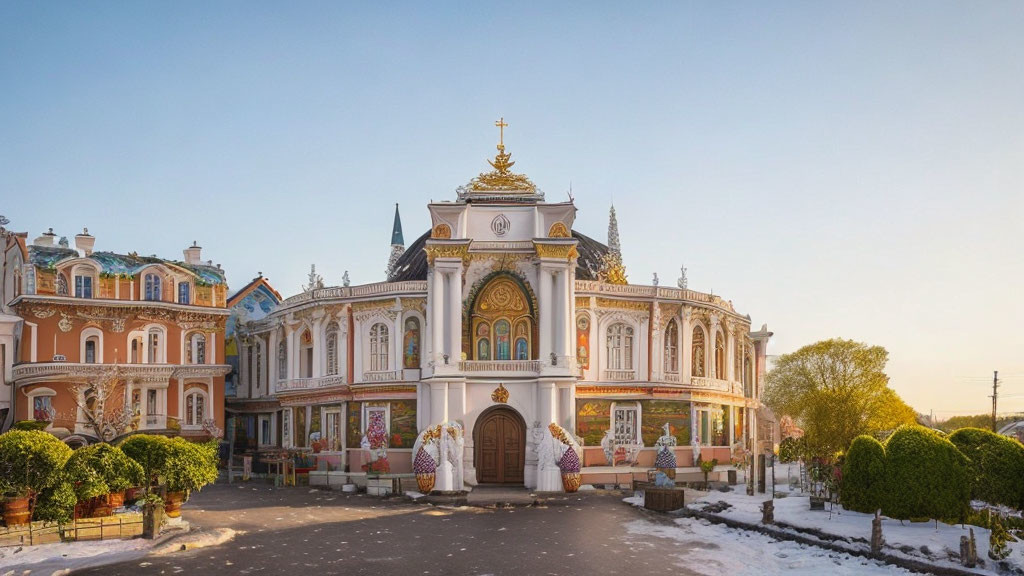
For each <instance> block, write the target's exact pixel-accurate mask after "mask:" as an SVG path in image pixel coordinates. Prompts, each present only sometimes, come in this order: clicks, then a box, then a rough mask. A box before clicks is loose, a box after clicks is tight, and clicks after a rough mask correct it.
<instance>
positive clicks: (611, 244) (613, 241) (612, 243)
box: [608, 204, 622, 255]
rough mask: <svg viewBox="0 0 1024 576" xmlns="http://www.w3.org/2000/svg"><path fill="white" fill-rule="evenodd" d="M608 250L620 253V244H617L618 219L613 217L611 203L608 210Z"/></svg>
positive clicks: (613, 205)
mask: <svg viewBox="0 0 1024 576" xmlns="http://www.w3.org/2000/svg"><path fill="white" fill-rule="evenodd" d="M608 251H609V252H614V253H615V254H619V255H621V254H622V246H620V245H619V221H618V220H616V219H615V204H612V207H611V210H609V211H608Z"/></svg>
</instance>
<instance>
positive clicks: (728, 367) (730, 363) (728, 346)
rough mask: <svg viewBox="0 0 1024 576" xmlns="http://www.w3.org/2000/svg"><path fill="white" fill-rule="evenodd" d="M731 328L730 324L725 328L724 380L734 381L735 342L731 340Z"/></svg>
mask: <svg viewBox="0 0 1024 576" xmlns="http://www.w3.org/2000/svg"><path fill="white" fill-rule="evenodd" d="M733 338H735V336H733V326H732V324H731V323H730V324H726V326H725V379H726V380H730V381H732V380H735V379H736V370H735V368H736V350H735V348H736V341H735V340H733Z"/></svg>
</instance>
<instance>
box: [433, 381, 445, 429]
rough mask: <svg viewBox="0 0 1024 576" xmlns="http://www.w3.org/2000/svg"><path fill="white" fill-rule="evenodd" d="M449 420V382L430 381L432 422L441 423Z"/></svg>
mask: <svg viewBox="0 0 1024 576" xmlns="http://www.w3.org/2000/svg"><path fill="white" fill-rule="evenodd" d="M447 421H448V383H447V382H431V383H430V422H431V423H432V424H440V423H441V422H447Z"/></svg>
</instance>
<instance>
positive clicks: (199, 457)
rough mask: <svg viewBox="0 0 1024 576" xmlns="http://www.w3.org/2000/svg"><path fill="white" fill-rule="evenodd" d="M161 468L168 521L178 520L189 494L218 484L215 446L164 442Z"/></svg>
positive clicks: (187, 442)
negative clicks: (164, 484) (164, 481)
mask: <svg viewBox="0 0 1024 576" xmlns="http://www.w3.org/2000/svg"><path fill="white" fill-rule="evenodd" d="M164 465H165V469H164V476H165V478H166V481H167V494H166V496H165V497H164V510H165V512H166V513H167V516H168V517H170V518H178V517H179V516H181V505H182V504H184V503H185V501H187V500H188V496H189V493H191V492H192V491H193V490H199V489H200V488H202V487H203V486H206V485H207V484H212V483H214V482H216V481H217V451H216V444H215V443H213V442H210V443H207V444H197V443H194V442H189V441H188V440H185V439H184V438H180V437H179V438H172V439H171V440H169V441H168V442H167V459H166V461H165V463H164Z"/></svg>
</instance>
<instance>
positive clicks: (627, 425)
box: [614, 405, 639, 446]
mask: <svg viewBox="0 0 1024 576" xmlns="http://www.w3.org/2000/svg"><path fill="white" fill-rule="evenodd" d="M614 422H615V432H614V438H615V445H616V446H632V445H636V444H639V441H638V439H639V434H637V431H638V428H639V418H638V411H637V407H636V405H627V406H616V407H615V420H614Z"/></svg>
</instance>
